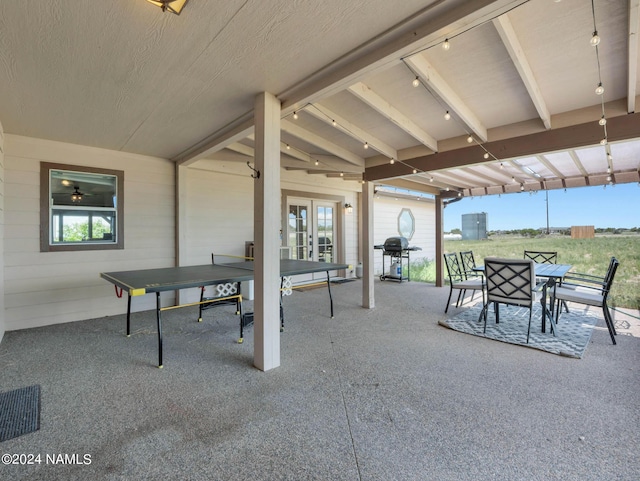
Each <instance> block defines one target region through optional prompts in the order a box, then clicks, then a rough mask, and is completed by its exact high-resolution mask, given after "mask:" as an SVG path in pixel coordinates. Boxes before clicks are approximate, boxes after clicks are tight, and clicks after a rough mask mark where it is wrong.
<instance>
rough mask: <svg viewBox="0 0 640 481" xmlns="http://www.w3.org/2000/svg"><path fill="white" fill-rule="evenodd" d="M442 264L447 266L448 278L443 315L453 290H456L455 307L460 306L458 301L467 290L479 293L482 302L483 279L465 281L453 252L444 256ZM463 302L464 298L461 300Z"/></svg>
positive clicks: (465, 278) (463, 273)
mask: <svg viewBox="0 0 640 481" xmlns="http://www.w3.org/2000/svg"><path fill="white" fill-rule="evenodd" d="M444 263H445V265H446V266H447V275H448V276H449V299H447V306H446V307H445V309H444V312H445V314H446V313H447V311H448V310H449V303H450V302H451V294H453V290H454V289H458V291H459V293H458V300H457V301H456V307H458V306H459V305H460V299H461V298H462V294H463V293H466V291H467V290H471V291H474V292H475V291H481V292H482V302H484V278H482V277H477V278H473V279H467V276H466V275H465V272H464V270H463V269H462V267H461V266H460V262H458V255H457V254H456V253H455V252H452V253H451V254H444ZM462 299H463V300H464V298H462Z"/></svg>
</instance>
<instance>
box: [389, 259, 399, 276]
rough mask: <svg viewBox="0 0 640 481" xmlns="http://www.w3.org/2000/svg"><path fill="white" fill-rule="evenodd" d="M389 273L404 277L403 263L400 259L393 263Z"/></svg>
mask: <svg viewBox="0 0 640 481" xmlns="http://www.w3.org/2000/svg"><path fill="white" fill-rule="evenodd" d="M389 275H390V276H391V277H402V264H401V263H400V262H398V261H393V262H392V263H391V268H390V270H389Z"/></svg>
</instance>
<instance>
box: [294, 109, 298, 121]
mask: <svg viewBox="0 0 640 481" xmlns="http://www.w3.org/2000/svg"><path fill="white" fill-rule="evenodd" d="M293 118H294V119H296V120H298V112H296V111H295V110H294V111H293Z"/></svg>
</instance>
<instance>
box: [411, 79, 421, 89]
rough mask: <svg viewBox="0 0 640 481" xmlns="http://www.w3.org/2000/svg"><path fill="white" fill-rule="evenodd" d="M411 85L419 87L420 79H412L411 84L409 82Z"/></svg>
mask: <svg viewBox="0 0 640 481" xmlns="http://www.w3.org/2000/svg"><path fill="white" fill-rule="evenodd" d="M411 85H413V86H414V87H419V86H420V79H419V78H418V77H416V78H414V79H413V82H411Z"/></svg>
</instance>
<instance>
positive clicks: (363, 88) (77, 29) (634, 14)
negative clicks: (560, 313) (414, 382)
mask: <svg viewBox="0 0 640 481" xmlns="http://www.w3.org/2000/svg"><path fill="white" fill-rule="evenodd" d="M592 7H593V8H592ZM639 11H640V0H593V2H592V1H590V0H447V1H444V0H430V1H426V0H407V1H405V2H388V1H383V0H374V1H371V0H367V1H365V0H354V1H352V2H343V1H342V0H340V1H338V0H336V1H333V0H328V1H325V2H322V4H316V3H315V2H293V3H292V2H290V1H288V0H272V1H270V2H258V1H253V0H226V1H221V0H220V1H211V0H209V1H206V2H205V1H201V0H190V1H189V2H188V3H187V5H186V7H185V9H184V10H183V11H182V13H181V14H180V16H176V15H172V14H170V13H162V12H161V11H160V9H158V8H156V7H154V6H153V5H151V4H150V3H148V2H146V1H144V0H135V1H133V0H113V1H110V2H97V3H96V2H93V1H90V0H51V1H48V2H31V1H21V2H6V1H3V2H0V18H2V19H4V21H3V22H2V29H0V66H1V67H2V68H0V92H3V94H0V122H2V124H3V126H4V130H5V132H6V133H9V134H17V135H25V136H32V137H38V138H44V139H51V140H58V141H63V142H70V143H77V144H82V145H90V146H95V147H102V148H108V149H114V150H122V151H127V152H134V153H140V154H145V155H152V156H158V157H163V158H168V159H172V160H173V161H175V162H176V163H178V164H179V165H184V166H188V165H193V164H195V163H197V162H202V161H211V160H218V161H225V162H228V161H234V162H241V163H246V162H247V161H252V157H253V148H254V141H253V101H254V99H255V97H256V95H257V94H258V93H260V92H271V93H273V94H275V95H276V96H277V97H278V99H279V100H280V101H281V105H282V110H281V112H282V115H281V117H282V126H281V127H282V128H281V151H282V155H281V166H282V167H283V168H285V169H289V170H302V171H306V172H308V173H309V174H311V175H318V176H329V177H339V178H342V179H344V180H345V181H352V182H357V181H362V180H366V181H370V182H374V183H376V184H386V185H392V186H397V187H402V188H406V189H410V190H416V191H422V192H427V193H431V194H436V195H443V196H444V197H447V196H458V195H464V196H467V195H484V194H493V193H501V192H515V191H519V190H537V189H552V188H568V187H575V186H582V185H599V184H606V183H609V182H615V183H623V182H638V181H639V180H640V177H639V173H638V171H639V168H640V114H636V113H634V112H635V111H636V105H637V103H638V101H640V97H639V96H638V92H640V75H638V74H639V73H640V68H639V55H640V54H639V49H638V44H639V40H638V25H639ZM596 30H597V33H598V36H599V37H600V39H601V41H600V43H599V45H598V46H597V47H594V46H592V45H591V44H590V41H591V39H592V36H593V34H594V31H596ZM445 41H446V43H447V44H448V46H449V48H448V49H447V50H445V49H444V48H443V45H444V44H445ZM600 83H601V84H602V86H603V87H604V93H603V94H602V95H597V94H596V93H595V89H596V87H597V86H598V85H599V84H600ZM447 114H448V115H447ZM445 115H447V118H448V120H447V119H445ZM603 116H604V118H605V119H606V120H607V124H606V125H605V126H601V125H599V120H601V119H602V117H603ZM605 138H606V142H607V143H606V145H601V144H600V142H601V141H603V140H604V139H605ZM468 139H470V142H468ZM609 154H610V155H609ZM249 173H250V172H249V171H248V170H247V175H249Z"/></svg>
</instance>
